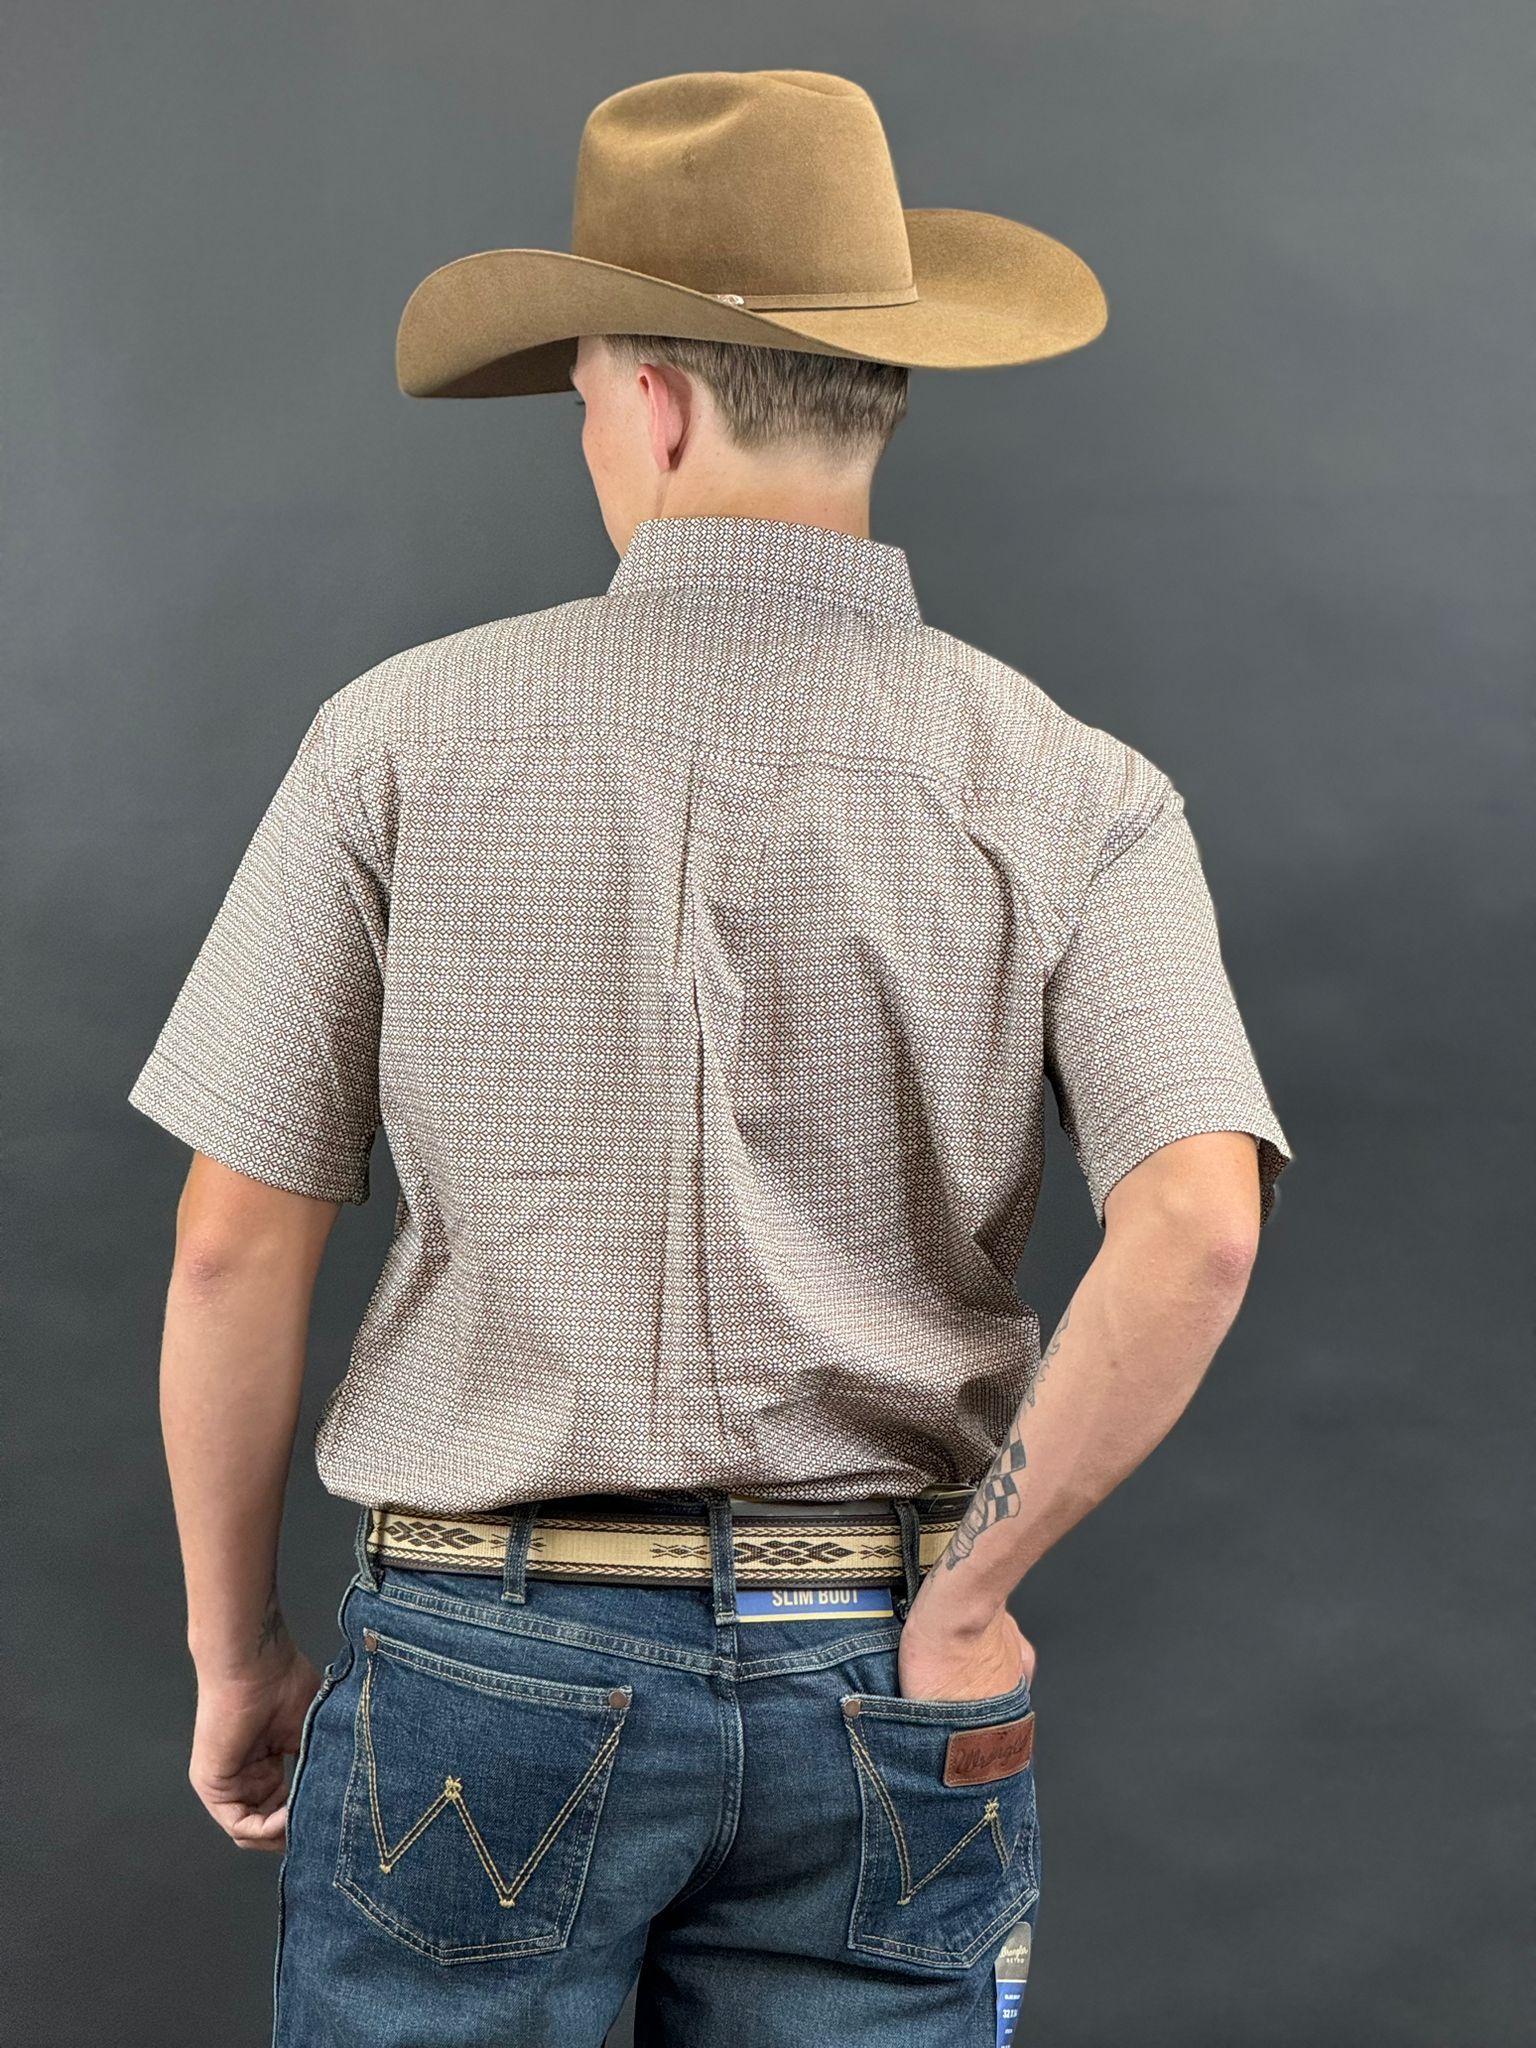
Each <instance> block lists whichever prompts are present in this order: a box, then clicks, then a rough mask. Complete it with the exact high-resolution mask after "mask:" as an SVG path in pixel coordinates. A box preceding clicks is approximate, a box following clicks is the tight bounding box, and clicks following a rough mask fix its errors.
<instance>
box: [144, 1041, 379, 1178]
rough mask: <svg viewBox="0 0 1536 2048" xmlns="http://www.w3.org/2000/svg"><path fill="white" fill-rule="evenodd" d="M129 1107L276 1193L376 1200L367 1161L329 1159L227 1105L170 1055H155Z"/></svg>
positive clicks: (296, 1136) (309, 1142)
mask: <svg viewBox="0 0 1536 2048" xmlns="http://www.w3.org/2000/svg"><path fill="white" fill-rule="evenodd" d="M171 1075H174V1076H175V1082H174V1084H172V1083H171V1081H170V1079H169V1076H171ZM128 1101H129V1103H130V1104H131V1105H132V1106H133V1108H135V1109H137V1110H138V1111H140V1113H141V1114H142V1115H144V1116H147V1117H148V1118H149V1119H150V1120H151V1122H153V1123H157V1124H159V1125H160V1126H161V1127H162V1129H164V1130H167V1131H169V1132H170V1133H171V1135H172V1137H175V1138H180V1139H181V1141H182V1143H183V1144H185V1145H190V1146H191V1147H192V1149H193V1150H194V1151H196V1152H201V1153H204V1154H205V1155H206V1156H207V1157H208V1158H210V1159H216V1160H218V1162H219V1163H220V1165H222V1166H229V1167H232V1168H233V1169H234V1170H235V1171H236V1172H237V1173H243V1174H246V1175H248V1176H249V1177H250V1178H251V1179H252V1180H259V1181H264V1182H265V1183H266V1184H267V1185H268V1186H269V1187H279V1188H285V1189H287V1190H288V1191H289V1192H290V1193H292V1194H297V1195H312V1196H314V1197H315V1199H316V1200H317V1201H328V1202H353V1203H359V1204H360V1203H363V1202H366V1201H367V1199H368V1195H369V1175H368V1160H367V1158H366V1156H365V1157H363V1158H362V1159H361V1160H359V1159H357V1158H355V1157H353V1156H350V1155H343V1154H338V1153H332V1152H323V1151H322V1150H320V1148H318V1147H317V1146H316V1144H315V1141H314V1140H313V1138H309V1137H305V1136H303V1135H302V1134H301V1133H299V1132H296V1131H293V1130H289V1129H286V1128H285V1127H283V1126H282V1125H278V1124H272V1123H269V1122H266V1121H265V1120H263V1119H260V1118H258V1117H256V1116H255V1115H254V1114H253V1113H252V1112H251V1111H249V1110H245V1109H242V1108H241V1107H239V1106H238V1105H237V1104H234V1103H231V1102H228V1101H226V1100H225V1099H224V1098H223V1097H222V1096H220V1095H218V1094H217V1093H216V1092H215V1091H214V1090H213V1089H211V1088H209V1087H208V1086H207V1084H206V1083H205V1082H203V1081H201V1080H200V1079H199V1078H198V1077H197V1076H196V1075H195V1074H190V1073H188V1072H187V1070H186V1068H184V1067H181V1066H178V1065H177V1063H176V1062H175V1061H174V1060H172V1059H170V1058H169V1057H168V1056H167V1055H166V1054H165V1053H161V1052H156V1053H152V1054H151V1055H150V1058H149V1059H148V1060H147V1061H146V1063H145V1065H144V1067H143V1069H142V1070H141V1072H140V1074H139V1076H138V1079H137V1080H136V1081H135V1082H134V1084H133V1086H132V1088H130V1090H129V1091H128Z"/></svg>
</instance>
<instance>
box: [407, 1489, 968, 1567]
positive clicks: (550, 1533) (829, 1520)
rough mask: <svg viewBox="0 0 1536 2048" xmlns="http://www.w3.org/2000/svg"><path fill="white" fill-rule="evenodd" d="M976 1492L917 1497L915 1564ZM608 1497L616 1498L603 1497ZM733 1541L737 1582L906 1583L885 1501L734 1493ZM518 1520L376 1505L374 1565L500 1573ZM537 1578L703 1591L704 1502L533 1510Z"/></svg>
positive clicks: (940, 1547) (490, 1513) (930, 1561)
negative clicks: (691, 1506) (692, 1508)
mask: <svg viewBox="0 0 1536 2048" xmlns="http://www.w3.org/2000/svg"><path fill="white" fill-rule="evenodd" d="M974 1494H975V1488H974V1487H970V1486H933V1487H927V1488H925V1489H924V1490H923V1491H922V1492H921V1493H918V1494H914V1495H913V1497H912V1499H913V1505H914V1507H915V1508H916V1509H917V1512H918V1563H919V1568H920V1569H921V1570H922V1571H925V1572H926V1571H927V1570H929V1568H930V1567H931V1566H932V1565H934V1564H935V1563H937V1561H938V1559H939V1557H940V1556H941V1555H942V1554H943V1551H944V1549H945V1547H946V1545H947V1544H948V1542H949V1539H950V1537H951V1536H952V1535H953V1534H954V1532H955V1530H956V1529H957V1528H958V1527H959V1524H960V1518H961V1516H962V1515H963V1514H964V1513H965V1510H966V1507H967V1505H968V1504H969V1502H970V1501H971V1499H972V1498H973V1496H974ZM605 1498H609V1499H611V1498H612V1497H611V1496H605ZM730 1505H731V1548H732V1554H733V1558H734V1569H735V1576H736V1583H737V1585H738V1586H782V1585H786V1584H790V1583H792V1584H794V1585H796V1586H888V1585H890V1584H892V1582H895V1583H897V1584H900V1583H901V1580H902V1561H901V1524H900V1522H899V1521H898V1519H897V1516H896V1511H895V1509H894V1508H893V1507H892V1506H891V1505H890V1504H889V1501H888V1500H885V1499H877V1500H864V1501H828V1502H820V1501H762V1500H745V1499H739V1498H737V1497H735V1496H732V1498H731V1503H730ZM512 1521H513V1516H512V1515H511V1514H510V1513H509V1512H507V1511H506V1510H498V1509H494V1508H487V1509H484V1510H478V1511H477V1512H476V1513H474V1514H464V1515H429V1514H419V1513H417V1512H416V1511H415V1510H414V1509H411V1508H402V1507H375V1508H373V1509H371V1510H370V1514H369V1522H368V1551H369V1554H370V1556H371V1557H372V1558H373V1559H374V1560H375V1561H376V1562H377V1563H379V1564H382V1565H395V1566H404V1567H405V1568H406V1569H410V1568H412V1567H414V1568H415V1569H416V1570H418V1571H434V1570H435V1571H449V1572H500V1571H502V1570H504V1569H505V1565H506V1551H507V1531H508V1529H509V1527H510V1526H511V1524H512ZM527 1572H528V1576H529V1577H530V1578H544V1579H604V1580H609V1581H618V1582H620V1583H622V1584H625V1585H632V1586H696V1585H703V1586H707V1585H709V1584H710V1582H711V1577H712V1574H711V1568H710V1547H709V1522H708V1518H707V1511H706V1509H705V1508H704V1507H703V1506H702V1504H701V1506H700V1508H699V1509H698V1511H697V1513H696V1514H694V1515H692V1516H689V1515H680V1514H678V1513H677V1511H676V1510H675V1508H669V1507H660V1508H656V1509H646V1508H644V1507H643V1506H642V1505H641V1504H640V1502H639V1500H637V1499H631V1500H626V1501H623V1502H622V1503H619V1504H616V1505H613V1506H610V1507H593V1508H590V1509H582V1508H580V1507H579V1506H573V1505H572V1504H570V1503H568V1502H564V1501H561V1502H558V1503H552V1504H546V1503H544V1502H538V1503H536V1504H535V1506H534V1519H533V1526H532V1529H531V1531H530V1533H529V1539H528V1561H527Z"/></svg>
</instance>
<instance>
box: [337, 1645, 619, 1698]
mask: <svg viewBox="0 0 1536 2048" xmlns="http://www.w3.org/2000/svg"><path fill="white" fill-rule="evenodd" d="M368 1633H369V1634H370V1635H371V1636H372V1637H373V1642H374V1644H375V1645H376V1646H377V1649H376V1650H375V1649H374V1648H373V1647H372V1646H370V1647H369V1649H368V1654H369V1655H370V1656H372V1655H375V1654H377V1655H380V1656H385V1657H391V1658H393V1659H394V1661H395V1663H397V1664H404V1665H407V1666H409V1667H410V1669H412V1670H414V1671H423V1672H425V1673H426V1674H427V1676H428V1677H429V1678H440V1679H442V1680H443V1682H444V1684H446V1685H459V1686H463V1687H464V1688H465V1690H466V1691H470V1692H483V1693H485V1694H486V1695H487V1696H488V1697H489V1698H491V1699H498V1700H503V1699H513V1700H528V1701H530V1702H532V1703H533V1704H535V1705H540V1706H544V1705H550V1706H560V1707H571V1708H574V1709H575V1710H576V1711H577V1712H578V1713H584V1714H607V1713H611V1712H612V1711H613V1709H612V1708H611V1707H610V1706H609V1704H608V1695H609V1693H610V1692H611V1691H612V1690H613V1688H612V1687H611V1686H606V1685H566V1684H563V1683H562V1682H561V1681H560V1680H559V1679H555V1678H528V1677H525V1676H523V1674H522V1673H520V1672H515V1671H491V1670H489V1669H487V1668H485V1667H484V1666H482V1665H479V1664H466V1663H463V1662H462V1661H461V1660H460V1659H459V1658H457V1657H444V1656H443V1655H442V1654H441V1653H440V1652H438V1651H436V1650H424V1649H422V1648H421V1647H420V1645H419V1644H417V1643H408V1642H405V1641H404V1640H403V1639H402V1638H401V1637H399V1636H386V1635H381V1634H380V1633H379V1631H378V1630H377V1629H370V1630H369V1631H368Z"/></svg>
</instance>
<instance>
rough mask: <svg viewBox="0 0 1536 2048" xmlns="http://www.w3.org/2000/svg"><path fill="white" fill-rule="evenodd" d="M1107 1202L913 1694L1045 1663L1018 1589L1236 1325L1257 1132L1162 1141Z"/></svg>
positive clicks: (985, 1685)
mask: <svg viewBox="0 0 1536 2048" xmlns="http://www.w3.org/2000/svg"><path fill="white" fill-rule="evenodd" d="M1104 1217H1105V1233H1104V1242H1103V1245H1102V1247H1101V1249H1100V1251H1099V1254H1098V1256H1097V1257H1096V1258H1095V1259H1094V1261H1093V1263H1092V1265H1091V1266H1090V1267H1089V1268H1088V1271H1087V1272H1086V1274H1085V1275H1084V1276H1083V1279H1082V1281H1081V1283H1080V1284H1079V1286H1078V1288H1077V1290H1076V1292H1075V1293H1074V1294H1073V1296H1072V1299H1071V1301H1070V1303H1069V1304H1068V1307H1067V1311H1066V1314H1065V1315H1064V1316H1063V1317H1062V1320H1061V1323H1060V1324H1059V1325H1058V1327H1057V1330H1056V1333H1055V1335H1054V1336H1053V1337H1052V1339H1051V1342H1050V1344H1049V1345H1048V1346H1047V1348H1046V1350H1045V1352H1044V1354H1043V1356H1042V1359H1041V1369H1040V1373H1039V1375H1038V1376H1037V1380H1036V1386H1035V1388H1034V1390H1033V1392H1034V1399H1033V1401H1032V1402H1031V1401H1026V1402H1025V1403H1024V1404H1023V1405H1022V1406H1021V1407H1020V1409H1019V1413H1018V1415H1017V1417H1016V1418H1015V1420H1014V1424H1013V1427H1012V1428H1011V1429H1010V1430H1009V1432H1008V1435H1007V1437H1006V1439H1005V1440H1004V1442H1003V1444H1002V1446H1001V1448H1000V1450H999V1451H998V1454H997V1456H996V1458H995V1459H994V1460H993V1463H992V1465H991V1467H990V1469H989V1471H988V1472H987V1475H986V1477H985V1478H984V1479H983V1480H982V1482H981V1484H980V1486H979V1487H978V1488H977V1490H976V1493H975V1495H974V1497H973V1499H972V1501H971V1504H970V1506H969V1508H968V1509H967V1511H966V1513H965V1515H964V1517H963V1518H962V1520H961V1524H960V1527H959V1528H958V1529H957V1530H956V1532H955V1534H954V1536H953V1537H952V1538H951V1540H950V1543H949V1545H948V1547H947V1549H946V1550H945V1552H944V1554H943V1556H942V1557H941V1558H940V1559H939V1561H938V1562H937V1564H936V1565H935V1566H934V1567H933V1569H932V1570H931V1571H930V1572H929V1573H928V1575H927V1576H926V1578H925V1579H924V1581H923V1584H922V1586H921V1587H920V1589H919V1591H918V1594H917V1597H916V1599H915V1600H914V1601H913V1603H912V1607H911V1610H910V1613H909V1615H908V1619H907V1623H906V1626H905V1628H904V1630H903V1635H902V1644H901V1666H900V1668H901V1687H902V1692H903V1694H904V1695H905V1696H906V1697H908V1698H920V1697H922V1696H924V1695H925V1694H926V1695H928V1696H940V1697H943V1698H948V1699H956V1698H960V1699H964V1698H981V1697H985V1696H988V1695H990V1694H993V1693H999V1692H1003V1691H1006V1690H1007V1689H1008V1688H1009V1687H1010V1686H1012V1685H1013V1684H1014V1683H1015V1681H1016V1680H1017V1678H1018V1676H1019V1665H1020V1661H1021V1654H1022V1653H1023V1652H1028V1654H1027V1655H1024V1656H1023V1661H1024V1664H1025V1669H1026V1675H1032V1673H1033V1668H1034V1665H1033V1654H1032V1650H1031V1649H1030V1646H1029V1645H1028V1644H1027V1643H1026V1642H1025V1639H1023V1638H1022V1637H1021V1635H1020V1633H1019V1631H1018V1629H1017V1627H1016V1626H1015V1624H1014V1623H1013V1621H1012V1618H1011V1617H1010V1616H1009V1614H1008V1611H1007V1607H1006V1602H1007V1598H1008V1595H1009V1593H1010V1592H1011V1591H1012V1590H1013V1588H1014V1587H1015V1586H1016V1585H1017V1584H1018V1583H1019V1581H1020V1580H1021V1579H1022V1578H1023V1577H1024V1575H1025V1573H1026V1572H1028V1570H1029V1569H1030V1567H1031V1566H1032V1565H1034V1564H1035V1563H1036V1562H1037V1561H1038V1560H1039V1559H1040V1558H1041V1557H1043V1556H1044V1554H1045V1553H1046V1551H1047V1550H1049V1549H1050V1548H1051V1546H1052V1545H1053V1544H1054V1543H1056V1542H1058V1541H1059V1540H1060V1538H1061V1537H1062V1536H1064V1535H1065V1534H1066V1533H1067V1531H1068V1530H1069V1529H1071V1528H1073V1527H1074V1526H1075V1525H1076V1524H1077V1523H1078V1522H1080V1521H1081V1520H1082V1519H1083V1518H1084V1516H1085V1515H1087V1514H1089V1513H1090V1512H1091V1510H1092V1509H1093V1508H1095V1507H1097V1506H1098V1504H1099V1503H1100V1502H1101V1501H1102V1500H1104V1499H1105V1498H1106V1497H1107V1496H1108V1495H1109V1494H1110V1493H1112V1492H1113V1491H1114V1489H1115V1488H1116V1487H1117V1486H1118V1485H1119V1484H1120V1482H1121V1481H1122V1480H1123V1479H1125V1478H1126V1477H1127V1476H1128V1475H1129V1474H1130V1473H1131V1472H1133V1471H1134V1470H1135V1469H1136V1467H1137V1466H1138V1465H1139V1464H1141V1462H1142V1460H1143V1459H1144V1458H1145V1457H1146V1456H1147V1455H1148V1453H1149V1452H1150V1451H1152V1450H1153V1449H1155V1448H1156V1446H1157V1445H1158V1444H1159V1443H1160V1442H1161V1441H1162V1439H1163V1438H1164V1437H1165V1436H1166V1435H1167V1434H1168V1432H1169V1430H1170V1429H1172V1427H1173V1425H1174V1423H1175V1422H1176V1421H1177V1420H1178V1418H1179V1416H1180V1415H1181V1414H1182V1413H1183V1411H1184V1409H1185V1407H1186V1406H1187V1405H1188V1403H1189V1401H1190V1399H1191V1397H1192V1396H1193V1394H1194V1391H1195V1389H1196V1387H1197V1386H1198V1385H1199V1383H1200V1381H1201V1379H1202V1377H1203V1376H1204V1374H1205V1371H1206V1368H1207V1366H1208V1365H1209V1364H1210V1362H1211V1360H1212V1358H1213V1357H1214V1356H1215V1354H1216V1351H1217V1348H1218V1346H1219V1345H1220V1344H1221V1342H1222V1339H1223V1338H1224V1337H1225V1336H1226V1334H1227V1331H1228V1330H1229V1329H1230V1327H1231V1325H1232V1322H1233V1320H1234V1318H1235V1317H1236V1315H1237V1311H1238V1309H1239V1307H1240V1306H1241V1304H1242V1299H1243V1295H1244V1292H1245V1291H1246V1289H1247V1285H1248V1278H1249V1274H1250V1272H1251V1270H1252V1267H1253V1261H1254V1256H1255V1253H1256V1250H1257V1246H1258V1240H1259V1183H1258V1166H1257V1158H1256V1152H1255V1143H1254V1139H1253V1138H1252V1137H1250V1136H1249V1135H1248V1134H1247V1133H1246V1132H1242V1131H1214V1132H1202V1133H1200V1134H1198V1135H1196V1136H1192V1137H1188V1138H1184V1139H1181V1140H1179V1141H1178V1142H1177V1143H1174V1144H1170V1145H1165V1146H1163V1147H1161V1148H1160V1149H1159V1150H1157V1151H1155V1152H1154V1153H1152V1154H1151V1155H1150V1157H1148V1158H1147V1159H1145V1160H1144V1161H1142V1163H1141V1164H1140V1165H1138V1166H1136V1167H1135V1168H1134V1169H1132V1171H1131V1172H1129V1173H1127V1174H1125V1175H1124V1176H1123V1177H1122V1178H1121V1179H1120V1180H1119V1181H1118V1182H1116V1184H1115V1186H1114V1187H1113V1188H1112V1189H1111V1191H1110V1193H1109V1196H1108V1198H1107V1200H1106V1202H1105V1207H1104ZM1021 1646H1022V1651H1021Z"/></svg>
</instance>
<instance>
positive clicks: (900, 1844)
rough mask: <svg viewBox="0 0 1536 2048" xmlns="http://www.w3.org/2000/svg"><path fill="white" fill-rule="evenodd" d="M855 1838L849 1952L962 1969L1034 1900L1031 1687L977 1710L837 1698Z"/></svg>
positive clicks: (893, 1699) (965, 1704)
mask: <svg viewBox="0 0 1536 2048" xmlns="http://www.w3.org/2000/svg"><path fill="white" fill-rule="evenodd" d="M842 1707H843V1725H844V1727H845V1729H846V1730H847V1734H848V1743H849V1748H850V1751H851V1755H852V1761H853V1766H854V1770H855V1772H856V1774H857V1777H858V1784H859V1797H860V1800H861V1803H862V1812H863V1828H862V1836H861V1846H860V1858H859V1878H858V1886H857V1889H856V1891H855V1893H854V1901H853V1909H852V1912H851V1914H850V1917H849V1924H848V1946H849V1947H850V1948H851V1949H856V1950H862V1951H863V1952H864V1953H865V1954H868V1955H875V1956H879V1957H881V1958H882V1959H883V1960H885V1961H888V1962H894V1963H896V1964H898V1965H900V1964H905V1965H907V1966H909V1967H910V1968H912V1969H914V1970H918V1971H924V1972H926V1971H934V1970H938V1971H941V1972H942V1971H963V1970H968V1969H970V1968H971V1967H972V1965H973V1964H974V1963H976V1962H977V1961H978V1960H979V1958H980V1957H981V1956H982V1955H984V1954H985V1953H986V1951H987V1949H988V1948H989V1947H991V1946H993V1945H995V1944H996V1943H997V1942H998V1941H999V1940H1001V1938H1002V1937H1003V1935H1004V1934H1005V1933H1006V1932H1007V1930H1008V1928H1009V1927H1010V1926H1011V1925H1012V1924H1013V1923H1014V1922H1015V1921H1016V1920H1018V1919H1020V1918H1021V1917H1022V1916H1023V1915H1024V1914H1025V1913H1027V1912H1028V1910H1029V1908H1030V1907H1031V1906H1032V1905H1033V1904H1034V1902H1035V1901H1036V1899H1038V1897H1039V1895H1040V1864H1039V1819H1038V1815H1037V1812H1036V1806H1035V1772H1034V1763H1033V1737H1034V1715H1033V1710H1032V1709H1031V1707H1030V1702H1029V1687H1028V1686H1027V1684H1024V1683H1022V1682H1021V1683H1020V1684H1019V1685H1017V1686H1015V1687H1014V1689H1013V1691H1012V1692H1008V1693H1003V1694H1000V1695H998V1696H997V1697H995V1698H991V1699H979V1700H922V1699H918V1700H907V1699H902V1698H900V1697H898V1696H896V1695H893V1694H886V1693H849V1694H845V1695H844V1697H843V1701H842Z"/></svg>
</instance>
